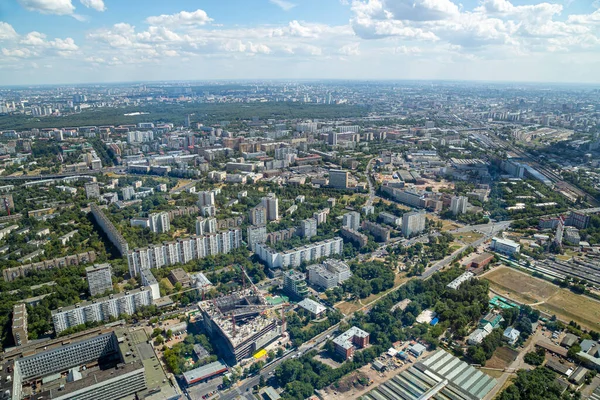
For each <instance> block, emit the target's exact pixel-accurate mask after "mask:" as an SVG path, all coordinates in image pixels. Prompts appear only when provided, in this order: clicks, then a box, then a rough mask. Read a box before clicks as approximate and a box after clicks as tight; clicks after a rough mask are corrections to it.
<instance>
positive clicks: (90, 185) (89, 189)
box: [84, 182, 100, 199]
mask: <svg viewBox="0 0 600 400" xmlns="http://www.w3.org/2000/svg"><path fill="white" fill-rule="evenodd" d="M84 187H85V197H87V198H88V199H97V198H98V197H100V186H99V185H98V182H86V183H85V185H84Z"/></svg>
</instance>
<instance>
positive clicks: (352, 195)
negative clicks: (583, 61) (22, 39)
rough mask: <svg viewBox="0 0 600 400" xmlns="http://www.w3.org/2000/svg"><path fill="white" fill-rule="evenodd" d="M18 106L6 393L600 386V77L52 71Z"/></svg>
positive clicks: (5, 154)
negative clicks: (248, 77) (366, 77)
mask: <svg viewBox="0 0 600 400" xmlns="http://www.w3.org/2000/svg"><path fill="white" fill-rule="evenodd" d="M0 113H1V114H0V260H1V261H0V266H1V279H0V308H1V310H2V312H0V340H1V343H0V349H1V351H2V352H1V353H0V398H1V399H16V400H21V399H31V400H43V399H57V400H58V399H60V400H66V399H90V400H92V399H102V400H112V399H115V400H116V399H152V400H159V399H169V400H171V399H185V398H187V399H223V400H232V399H248V400H251V399H265V400H277V399H280V398H283V399H285V400H287V399H299V400H300V399H306V398H310V399H317V398H318V399H322V400H329V399H332V400H333V399H336V400H337V399H340V400H341V399H344V400H346V399H363V400H395V399H405V400H409V399H410V400H412V399H439V400H442V399H443V400H446V399H464V400H482V399H502V400H508V399H523V400H525V399H540V398H544V399H600V389H599V387H600V377H598V376H597V372H598V370H600V343H599V339H600V302H599V301H600V161H599V160H600V91H598V90H597V89H588V88H582V87H564V86H561V87H553V86H549V85H546V86H534V85H528V86H519V85H517V84H514V85H501V84H495V85H492V84H466V83H439V82H438V83H435V84H425V83H418V82H417V83H393V82H386V83H377V82H370V83H365V84H362V83H348V84H342V83H339V82H338V83H336V82H303V83H293V82H292V83H284V82H254V83H248V82H245V83H244V82H241V83H239V82H238V83H230V84H227V85H223V84H222V83H202V84H200V83H193V82H191V83H177V84H169V83H164V84H156V83H154V84H150V83H148V84H122V85H115V86H110V85H106V86H102V85H94V86H77V87H46V86H44V87H30V88H22V89H19V88H11V89H2V90H0ZM540 388H543V390H542V392H543V393H540ZM540 396H541V397H540Z"/></svg>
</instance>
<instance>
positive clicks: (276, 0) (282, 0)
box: [269, 0, 297, 11]
mask: <svg viewBox="0 0 600 400" xmlns="http://www.w3.org/2000/svg"><path fill="white" fill-rule="evenodd" d="M269 1H270V2H271V3H272V4H275V5H276V6H277V7H279V8H281V9H282V10H284V11H290V10H291V9H292V8H294V7H296V6H297V4H294V3H292V2H290V1H286V0H269Z"/></svg>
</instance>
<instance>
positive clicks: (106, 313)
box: [52, 287, 152, 334]
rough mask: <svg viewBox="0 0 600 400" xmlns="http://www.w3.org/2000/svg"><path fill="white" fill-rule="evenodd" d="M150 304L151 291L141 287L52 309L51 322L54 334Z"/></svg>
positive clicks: (130, 313)
mask: <svg viewBox="0 0 600 400" xmlns="http://www.w3.org/2000/svg"><path fill="white" fill-rule="evenodd" d="M151 304H152V291H151V290H150V289H149V288H147V287H141V288H139V289H134V290H131V291H129V292H125V293H118V294H115V295H110V296H109V297H104V298H101V299H97V300H94V301H83V302H81V303H78V304H76V305H74V306H69V307H63V308H59V309H57V310H54V311H52V323H53V324H54V331H55V332H56V334H59V333H61V332H62V331H64V330H65V329H68V328H71V327H74V326H79V325H83V324H85V323H86V322H101V321H108V320H109V319H110V318H111V317H113V318H118V317H119V315H121V314H125V315H133V314H135V313H136V311H137V310H139V309H140V307H142V306H149V305H151Z"/></svg>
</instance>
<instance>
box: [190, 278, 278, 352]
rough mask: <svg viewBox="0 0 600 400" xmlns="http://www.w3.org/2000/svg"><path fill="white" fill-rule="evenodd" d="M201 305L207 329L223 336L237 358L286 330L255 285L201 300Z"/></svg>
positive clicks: (216, 335) (253, 350)
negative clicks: (225, 294)
mask: <svg viewBox="0 0 600 400" xmlns="http://www.w3.org/2000/svg"><path fill="white" fill-rule="evenodd" d="M198 308H199V309H200V312H201V313H202V319H203V324H204V327H205V329H206V330H207V332H208V333H209V334H210V335H211V336H213V337H219V338H221V339H223V340H224V342H225V343H226V345H227V348H228V350H229V353H230V354H231V356H233V357H234V358H235V360H236V361H241V360H243V359H244V358H248V357H251V356H252V355H253V354H254V353H255V352H256V351H257V350H259V349H261V348H263V347H265V346H266V345H268V344H269V343H271V342H273V341H274V340H277V338H279V337H280V336H281V334H282V333H283V332H284V331H285V326H284V324H282V323H281V321H280V320H279V319H278V318H277V315H276V313H275V312H274V311H273V310H270V306H269V305H268V304H267V302H266V300H265V299H264V297H263V296H262V295H261V294H260V293H259V292H257V291H254V289H246V290H243V291H240V292H236V293H233V294H231V295H228V296H223V297H220V298H217V299H214V300H207V301H201V302H200V303H198Z"/></svg>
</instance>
